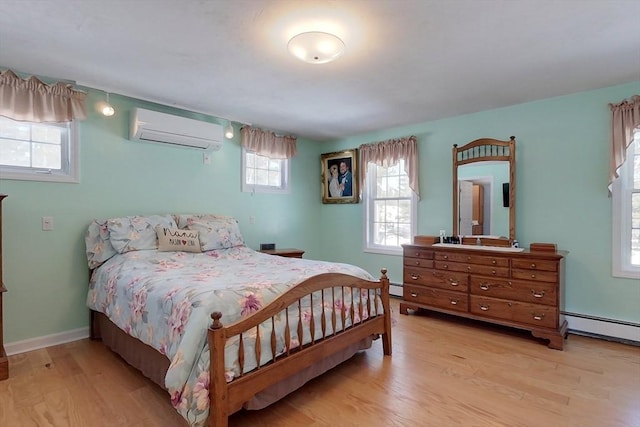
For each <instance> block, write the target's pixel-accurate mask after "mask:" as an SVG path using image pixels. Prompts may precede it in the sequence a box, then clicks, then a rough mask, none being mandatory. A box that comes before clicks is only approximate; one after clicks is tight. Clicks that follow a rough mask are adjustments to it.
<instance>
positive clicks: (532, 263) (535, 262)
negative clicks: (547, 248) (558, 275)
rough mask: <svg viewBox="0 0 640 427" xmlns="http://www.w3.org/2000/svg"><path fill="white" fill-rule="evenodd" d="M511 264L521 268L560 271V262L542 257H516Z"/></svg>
mask: <svg viewBox="0 0 640 427" xmlns="http://www.w3.org/2000/svg"><path fill="white" fill-rule="evenodd" d="M511 266H512V267H513V268H518V269H521V270H534V271H558V263H557V262H556V261H549V260H540V259H514V260H512V261H511Z"/></svg>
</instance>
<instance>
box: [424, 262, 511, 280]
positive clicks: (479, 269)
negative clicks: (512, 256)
mask: <svg viewBox="0 0 640 427" xmlns="http://www.w3.org/2000/svg"><path fill="white" fill-rule="evenodd" d="M434 266H435V268H436V269H437V270H446V271H458V272H466V273H469V274H480V275H483V276H490V277H509V267H491V266H488V265H477V264H463V263H460V262H449V261H436V262H435V263H434Z"/></svg>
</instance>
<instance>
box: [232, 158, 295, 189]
mask: <svg viewBox="0 0 640 427" xmlns="http://www.w3.org/2000/svg"><path fill="white" fill-rule="evenodd" d="M242 191H243V192H248V193H251V192H257V193H288V192H289V159H272V158H270V157H267V156H261V155H259V154H256V153H254V152H252V151H249V150H247V149H245V148H243V149H242Z"/></svg>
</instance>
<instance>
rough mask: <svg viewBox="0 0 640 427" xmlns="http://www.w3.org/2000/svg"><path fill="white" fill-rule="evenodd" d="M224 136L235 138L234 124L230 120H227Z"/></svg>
mask: <svg viewBox="0 0 640 427" xmlns="http://www.w3.org/2000/svg"><path fill="white" fill-rule="evenodd" d="M224 136H225V138H227V139H231V138H233V126H232V125H231V122H230V121H229V120H227V125H226V126H225V127H224Z"/></svg>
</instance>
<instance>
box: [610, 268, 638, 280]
mask: <svg viewBox="0 0 640 427" xmlns="http://www.w3.org/2000/svg"><path fill="white" fill-rule="evenodd" d="M611 276H613V277H616V278H620V279H636V280H637V279H639V278H640V268H637V269H618V268H614V269H613V272H612V273H611Z"/></svg>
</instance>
